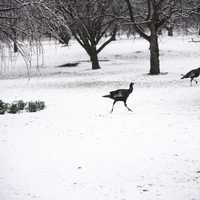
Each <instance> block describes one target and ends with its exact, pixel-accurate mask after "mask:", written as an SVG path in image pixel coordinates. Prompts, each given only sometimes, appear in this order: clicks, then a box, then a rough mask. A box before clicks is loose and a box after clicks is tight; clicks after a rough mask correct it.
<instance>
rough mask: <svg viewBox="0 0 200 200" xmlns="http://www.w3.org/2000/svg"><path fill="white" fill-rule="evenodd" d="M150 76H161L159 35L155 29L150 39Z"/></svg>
mask: <svg viewBox="0 0 200 200" xmlns="http://www.w3.org/2000/svg"><path fill="white" fill-rule="evenodd" d="M150 74H151V75H157V74H160V61H159V46H158V35H157V32H156V29H155V28H154V27H153V29H152V30H151V37H150Z"/></svg>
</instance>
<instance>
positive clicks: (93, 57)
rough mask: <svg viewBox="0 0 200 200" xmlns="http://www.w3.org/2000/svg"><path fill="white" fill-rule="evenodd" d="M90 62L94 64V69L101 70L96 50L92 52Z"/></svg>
mask: <svg viewBox="0 0 200 200" xmlns="http://www.w3.org/2000/svg"><path fill="white" fill-rule="evenodd" d="M90 61H91V63H92V69H94V70H95V69H100V65H99V59H98V53H97V50H96V48H93V49H92V50H91V52H90Z"/></svg>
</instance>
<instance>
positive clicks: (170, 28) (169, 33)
mask: <svg viewBox="0 0 200 200" xmlns="http://www.w3.org/2000/svg"><path fill="white" fill-rule="evenodd" d="M167 32H168V36H170V37H172V36H173V27H172V26H170V27H168V28H167Z"/></svg>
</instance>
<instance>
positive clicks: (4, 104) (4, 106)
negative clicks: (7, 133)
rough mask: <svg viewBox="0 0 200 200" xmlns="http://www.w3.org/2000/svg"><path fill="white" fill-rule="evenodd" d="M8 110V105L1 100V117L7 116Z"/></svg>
mask: <svg viewBox="0 0 200 200" xmlns="http://www.w3.org/2000/svg"><path fill="white" fill-rule="evenodd" d="M6 110H7V104H6V103H4V102H3V101H2V100H0V115H3V114H5V112H6Z"/></svg>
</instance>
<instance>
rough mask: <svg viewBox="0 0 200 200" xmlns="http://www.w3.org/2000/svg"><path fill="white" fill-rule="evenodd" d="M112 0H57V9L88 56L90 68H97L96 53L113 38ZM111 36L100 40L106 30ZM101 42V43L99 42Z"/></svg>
mask: <svg viewBox="0 0 200 200" xmlns="http://www.w3.org/2000/svg"><path fill="white" fill-rule="evenodd" d="M111 7H112V0H110V1H107V0H78V1H76V0H69V1H65V0H58V1H57V11H56V13H59V15H62V16H63V18H64V19H65V23H66V24H68V26H69V28H70V30H71V33H72V35H73V36H74V38H75V39H76V40H77V41H78V43H79V44H80V45H81V46H82V47H83V48H84V49H85V51H86V52H87V54H88V55H89V57H90V61H91V63H92V69H99V68H100V65H99V59H98V54H99V53H100V52H101V51H102V50H103V49H104V47H105V46H107V45H108V44H109V43H110V42H112V41H113V40H115V35H116V32H117V26H115V25H114V26H113V23H114V21H115V20H114V19H113V18H112V16H111V15H110V14H109V13H110V11H111ZM110 29H112V30H111V36H110V37H109V38H108V39H107V40H105V41H104V42H102V38H103V37H104V36H105V34H106V32H107V31H108V30H110ZM100 42H102V43H100Z"/></svg>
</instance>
